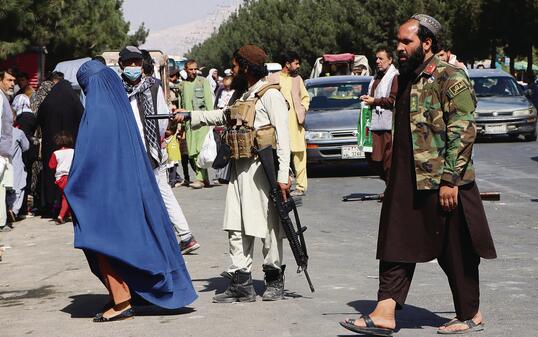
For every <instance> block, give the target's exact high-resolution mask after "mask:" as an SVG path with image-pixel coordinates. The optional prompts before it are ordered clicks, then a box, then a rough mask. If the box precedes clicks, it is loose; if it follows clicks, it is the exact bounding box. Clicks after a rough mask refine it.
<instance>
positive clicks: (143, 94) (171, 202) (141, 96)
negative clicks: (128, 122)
mask: <svg viewBox="0 0 538 337" xmlns="http://www.w3.org/2000/svg"><path fill="white" fill-rule="evenodd" d="M119 56H120V57H119V65H120V68H121V70H122V74H121V78H122V80H123V83H124V86H125V90H126V91H127V94H128V96H129V101H130V102H131V107H132V109H133V113H134V118H135V120H136V124H137V125H138V129H139V131H140V136H141V137H142V142H143V144H144V146H145V148H146V151H147V153H148V158H149V161H150V163H151V166H152V168H153V170H154V173H155V178H156V179H157V184H158V185H159V190H160V192H161V196H162V198H163V201H164V204H165V206H166V210H167V211H168V215H169V216H170V220H171V221H172V224H173V225H174V228H175V230H176V232H177V233H178V235H179V237H180V244H179V245H180V249H181V253H182V254H188V253H190V252H192V251H194V250H196V249H198V248H200V245H199V244H198V242H196V240H195V239H194V237H193V235H192V234H191V231H190V229H189V225H188V223H187V220H186V219H185V215H183V211H182V210H181V207H180V206H179V203H178V202H177V199H176V197H175V196H174V193H173V192H172V188H171V187H170V185H169V184H168V177H167V171H166V160H167V157H168V155H167V153H166V151H163V149H162V147H161V143H162V139H163V138H164V133H165V131H166V127H167V125H168V121H167V120H166V119H164V120H160V121H156V120H150V119H146V118H145V116H147V115H152V114H159V115H168V114H169V113H170V112H169V110H168V105H167V103H166V100H165V98H164V93H163V90H162V88H161V87H160V85H159V84H158V83H157V82H156V80H155V79H154V78H153V77H151V76H146V77H143V76H142V75H143V71H142V62H143V54H142V52H141V51H140V50H139V49H138V48H137V47H133V46H127V47H125V48H124V49H123V50H121V51H120V55H119Z"/></svg>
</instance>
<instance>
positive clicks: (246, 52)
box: [176, 45, 290, 303]
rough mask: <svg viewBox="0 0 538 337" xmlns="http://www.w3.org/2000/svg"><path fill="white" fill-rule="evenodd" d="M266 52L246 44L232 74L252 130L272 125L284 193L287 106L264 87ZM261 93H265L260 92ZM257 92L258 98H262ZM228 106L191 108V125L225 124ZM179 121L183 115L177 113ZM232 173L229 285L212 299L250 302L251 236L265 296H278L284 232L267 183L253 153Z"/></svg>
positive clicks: (286, 184)
mask: <svg viewBox="0 0 538 337" xmlns="http://www.w3.org/2000/svg"><path fill="white" fill-rule="evenodd" d="M266 58H267V55H266V54H265V52H264V51H263V50H261V49H260V48H258V47H256V46H253V45H246V46H243V47H241V48H240V49H238V50H237V51H236V52H235V53H234V56H233V59H232V63H233V68H232V71H233V74H234V81H235V84H236V85H235V86H236V88H237V87H239V88H238V89H237V90H238V92H239V94H238V96H237V97H238V100H237V101H239V102H241V101H243V102H245V101H252V100H254V101H255V118H254V123H253V128H254V129H255V130H258V129H260V127H267V126H270V125H272V126H273V127H274V129H275V131H276V139H277V142H276V155H277V158H278V173H277V181H278V183H279V187H280V190H281V191H282V193H283V195H284V196H286V197H287V195H288V192H289V187H290V184H289V160H290V145H289V135H288V107H287V104H286V100H285V99H284V97H283V96H282V94H281V93H280V91H279V90H278V88H269V89H268V90H266V91H265V90H262V91H261V89H267V88H268V86H267V82H266V80H265V77H266V75H267V70H266V68H265V65H264V63H265V60H266ZM263 91H265V92H264V93H263V94H261V92H263ZM260 96H261V97H260ZM229 116H230V115H229V112H228V110H227V109H223V110H213V111H192V112H191V115H190V118H191V126H192V127H193V128H196V127H199V126H205V125H229V122H230V120H229ZM176 118H177V120H178V121H181V120H182V119H183V116H178V117H176ZM230 169H231V176H230V183H229V185H228V191H227V194H226V208H225V213H224V230H225V231H227V232H228V240H229V248H230V258H231V260H232V263H231V265H230V266H229V267H228V269H227V271H225V272H224V273H222V276H224V277H226V278H228V279H229V280H230V284H229V287H228V289H226V291H225V292H224V293H222V294H218V295H216V296H215V297H214V298H213V301H214V302H215V303H231V302H253V301H255V300H256V293H255V291H254V287H253V286H252V276H251V270H252V254H253V251H254V241H255V238H260V239H261V240H262V244H263V248H262V253H263V258H264V261H263V271H264V273H265V283H266V290H265V292H264V294H263V300H269V301H272V300H279V299H282V298H283V294H284V266H282V235H281V232H282V231H281V226H280V222H279V217H278V214H277V212H276V208H275V207H274V206H273V204H272V202H271V201H270V200H269V190H270V186H269V183H268V181H267V178H266V176H265V173H264V171H263V167H262V166H261V163H260V161H259V160H258V158H257V157H256V156H253V157H252V158H241V159H236V160H232V161H231V163H230Z"/></svg>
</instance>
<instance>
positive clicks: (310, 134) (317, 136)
mask: <svg viewBox="0 0 538 337" xmlns="http://www.w3.org/2000/svg"><path fill="white" fill-rule="evenodd" d="M330 138H331V134H330V133H329V132H328V131H306V132H305V139H306V140H328V139H330Z"/></svg>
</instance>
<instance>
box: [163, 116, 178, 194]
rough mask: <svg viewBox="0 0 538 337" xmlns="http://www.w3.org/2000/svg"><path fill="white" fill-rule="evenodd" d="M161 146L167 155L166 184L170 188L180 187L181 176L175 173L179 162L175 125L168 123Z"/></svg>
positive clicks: (174, 123)
mask: <svg viewBox="0 0 538 337" xmlns="http://www.w3.org/2000/svg"><path fill="white" fill-rule="evenodd" d="M163 146H166V152H167V153H168V162H167V164H166V168H167V169H168V183H169V184H170V186H171V187H178V186H181V176H180V175H179V173H178V172H177V168H178V166H179V163H180V162H181V152H180V149H179V141H178V139H177V123H176V122H173V121H170V124H168V129H166V133H165V138H164V142H163Z"/></svg>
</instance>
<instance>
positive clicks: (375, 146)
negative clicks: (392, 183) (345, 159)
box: [365, 131, 392, 183]
mask: <svg viewBox="0 0 538 337" xmlns="http://www.w3.org/2000/svg"><path fill="white" fill-rule="evenodd" d="M365 156H366V160H367V161H368V167H369V168H370V170H371V171H372V172H373V173H374V174H375V175H378V176H379V177H381V179H383V180H384V181H385V183H387V182H388V180H389V175H390V164H391V157H392V132H391V131H372V152H371V153H370V152H366V153H365Z"/></svg>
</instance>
